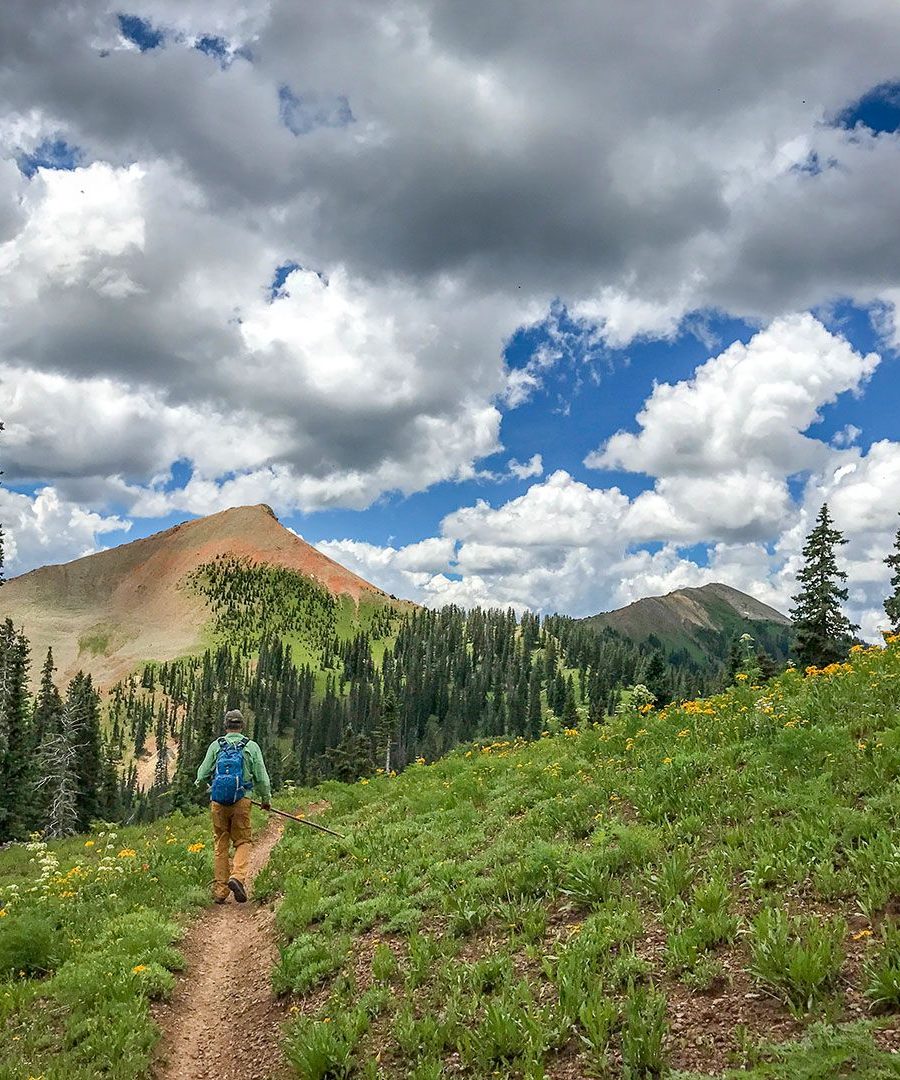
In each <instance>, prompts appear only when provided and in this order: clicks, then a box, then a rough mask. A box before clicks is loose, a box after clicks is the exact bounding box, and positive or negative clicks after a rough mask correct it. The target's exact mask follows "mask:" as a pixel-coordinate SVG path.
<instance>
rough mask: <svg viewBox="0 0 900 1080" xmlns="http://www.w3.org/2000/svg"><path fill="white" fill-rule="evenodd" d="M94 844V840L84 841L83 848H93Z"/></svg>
mask: <svg viewBox="0 0 900 1080" xmlns="http://www.w3.org/2000/svg"><path fill="white" fill-rule="evenodd" d="M95 843H96V841H95V840H85V842H84V846H85V847H93V846H94V844H95Z"/></svg>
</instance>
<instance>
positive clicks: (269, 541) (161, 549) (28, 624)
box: [0, 504, 389, 684]
mask: <svg viewBox="0 0 900 1080" xmlns="http://www.w3.org/2000/svg"><path fill="white" fill-rule="evenodd" d="M224 555H233V556H237V557H238V558H244V559H249V560H250V561H252V562H258V563H269V564H273V565H276V566H283V567H287V568H289V569H292V570H297V571H299V572H300V573H302V574H305V575H307V576H308V577H310V578H314V579H315V580H316V581H318V582H319V583H320V584H321V585H323V586H324V587H325V588H326V589H327V590H328V591H329V592H330V593H332V594H333V595H335V596H339V595H348V596H350V597H352V598H353V599H354V600H356V601H358V600H360V598H362V597H371V598H372V599H376V598H384V600H385V601H387V600H388V599H389V598H388V597H387V595H386V594H385V593H384V592H383V591H382V590H381V589H378V588H376V586H374V585H372V584H370V583H369V582H368V581H365V580H364V579H363V578H361V577H359V576H357V575H356V574H354V573H352V572H351V571H349V570H347V569H346V568H345V567H343V566H341V565H340V564H339V563H336V562H335V561H334V560H333V559H329V558H328V556H326V555H323V554H322V552H320V551H318V550H317V549H316V548H314V547H312V546H311V545H310V544H308V543H306V541H305V540H301V539H300V537H299V536H297V535H296V533H293V532H291V531H290V529H286V528H285V527H284V526H283V525H282V524H281V523H280V522H279V520H278V518H277V517H276V516H275V514H274V512H273V511H272V509H271V508H270V507H268V506H266V505H264V504H258V505H256V506H240V507H235V508H232V509H229V510H223V511H221V512H220V513H217V514H210V515H209V516H207V517H202V518H197V519H196V520H193V521H186V522H183V523H182V524H180V525H175V526H173V527H172V528H170V529H166V530H164V531H163V532H158V533H154V534H153V535H152V536H148V537H145V538H143V539H140V540H134V541H132V542H131V543H128V544H123V545H121V546H120V547H116V548H110V549H109V550H107V551H101V552H97V553H96V554H94V555H87V556H85V557H84V558H81V559H76V560H74V561H73V562H70V563H64V564H61V565H56V566H44V567H41V568H40V569H38V570H32V571H30V572H29V573H27V574H22V575H21V576H20V577H16V578H12V579H11V580H9V581H7V582H6V584H5V585H4V586H3V588H2V589H0V617H3V618H6V617H9V618H11V619H12V620H13V622H14V624H15V625H16V627H17V628H19V627H24V629H25V633H26V635H27V637H28V638H29V640H30V642H31V646H32V667H33V668H34V667H37V668H38V669H39V668H40V664H41V663H42V661H43V657H44V654H45V653H46V650H47V647H48V646H52V648H53V654H54V659H55V661H56V665H57V668H58V671H59V674H60V678H61V679H65V678H67V677H69V676H71V675H73V674H74V673H75V672H76V671H77V670H78V669H79V668H84V670H86V671H90V672H91V673H92V674H93V675H94V677H95V679H99V680H101V681H102V682H104V683H107V684H108V682H109V681H111V680H114V679H118V678H120V677H121V676H123V675H125V674H128V673H129V672H130V671H133V670H134V669H135V668H136V667H137V666H138V665H139V664H140V663H141V662H143V661H146V660H151V659H152V660H166V659H172V658H174V657H176V656H181V655H184V654H186V653H189V652H195V651H199V650H200V649H201V648H202V646H203V644H204V633H205V630H206V627H207V626H208V624H209V621H210V617H211V612H210V610H209V607H208V604H207V602H206V600H205V599H204V597H203V596H202V595H200V593H198V592H196V591H195V590H191V589H188V588H186V587H185V581H186V579H187V578H188V576H189V575H190V574H191V573H192V572H193V571H194V570H196V569H197V568H198V567H200V566H202V565H203V564H205V563H207V562H209V561H210V560H213V559H216V558H217V557H219V556H224Z"/></svg>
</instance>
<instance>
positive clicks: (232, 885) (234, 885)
mask: <svg viewBox="0 0 900 1080" xmlns="http://www.w3.org/2000/svg"><path fill="white" fill-rule="evenodd" d="M228 888H229V889H231V891H232V892H233V893H234V898H235V900H237V902H238V903H239V904H245V903H246V902H247V891H246V889H245V888H244V886H243V885H242V884H241V883H240V882H239V881H238V879H237V878H236V877H232V878H229V879H228Z"/></svg>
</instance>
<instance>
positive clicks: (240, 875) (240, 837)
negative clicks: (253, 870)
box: [209, 799, 251, 900]
mask: <svg viewBox="0 0 900 1080" xmlns="http://www.w3.org/2000/svg"><path fill="white" fill-rule="evenodd" d="M209 805H210V810H211V811H212V823H213V834H214V835H215V838H216V861H215V867H216V887H215V896H216V899H217V900H221V899H222V898H223V897H226V896H228V895H229V892H228V879H229V878H230V877H234V878H237V880H238V881H239V882H240V883H241V884H242V885H243V884H245V882H246V880H247V866H248V864H249V862H250V836H251V832H250V800H249V799H240V800H239V801H238V802H236V803H235V804H234V805H233V806H223V805H222V804H221V803H217V802H214V803H210V804H209ZM232 844H234V865H233V866H232V865H231V862H230V858H229V855H230V853H231V845H232Z"/></svg>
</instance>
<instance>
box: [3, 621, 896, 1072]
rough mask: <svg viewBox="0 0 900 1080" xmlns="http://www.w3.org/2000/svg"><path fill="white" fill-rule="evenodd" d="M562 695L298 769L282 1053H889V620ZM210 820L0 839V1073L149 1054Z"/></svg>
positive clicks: (449, 1068)
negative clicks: (609, 691)
mask: <svg viewBox="0 0 900 1080" xmlns="http://www.w3.org/2000/svg"><path fill="white" fill-rule="evenodd" d="M579 712H580V714H581V715H580V716H579V720H578V722H577V723H576V724H573V725H572V726H571V727H569V728H567V729H565V730H563V731H560V732H559V733H558V734H547V735H546V736H545V737H542V738H538V739H537V740H536V741H534V742H530V743H529V742H525V741H524V740H522V739H517V738H494V739H490V740H487V741H483V742H481V743H476V744H470V745H469V746H468V747H465V748H461V749H459V750H456V751H454V752H452V753H451V754H449V755H448V756H446V757H445V758H443V759H442V760H440V761H437V762H435V763H432V764H426V763H425V762H424V760H422V761H421V762H419V763H417V764H413V765H412V766H411V767H410V768H408V769H407V770H406V772H404V773H403V774H401V775H400V776H397V777H391V776H389V775H384V774H382V775H378V774H375V775H373V776H372V777H370V778H364V779H363V780H361V781H359V782H357V783H354V784H341V783H337V782H334V781H330V782H328V783H326V784H324V785H320V786H319V787H318V788H317V789H316V794H315V797H316V798H317V799H321V798H323V797H324V798H327V799H328V800H329V801H330V803H331V810H330V811H329V812H328V814H327V815H326V816H325V817H324V818H323V820H325V821H327V822H328V823H329V824H331V825H332V826H333V827H335V828H338V829H339V830H341V831H343V832H345V833H346V834H347V836H348V839H347V840H344V841H341V840H334V839H331V838H329V837H326V836H323V835H321V834H318V833H314V832H312V830H303V829H302V828H301V827H299V826H290V827H289V831H288V832H287V833H286V834H285V836H284V838H283V839H282V841H281V842H280V843H279V845H278V846H277V847H276V849H275V852H274V854H273V857H272V859H271V861H270V863H269V866H268V867H267V869H266V870H264V871H263V874H262V875H261V877H260V878H259V879H258V880H257V897H258V898H261V899H262V900H264V901H265V902H271V903H273V904H275V905H277V925H278V929H279V933H280V935H281V942H282V947H281V954H280V960H279V962H278V963H277V965H276V967H275V970H274V971H273V973H272V978H273V980H274V984H275V986H276V988H277V990H278V991H279V992H280V993H281V994H283V995H284V996H285V998H286V1007H287V1010H288V1012H289V1013H290V1015H291V1019H290V1020H289V1022H288V1024H287V1026H286V1031H285V1040H286V1049H287V1054H288V1057H289V1060H290V1061H291V1063H292V1065H293V1067H294V1069H295V1070H296V1073H297V1075H298V1076H299V1077H303V1078H307V1080H326V1078H329V1077H331V1078H339V1077H356V1076H359V1077H373V1078H374V1077H385V1078H387V1077H415V1078H418V1080H425V1078H435V1080H436V1078H438V1077H440V1076H445V1075H460V1076H466V1077H489V1076H522V1077H530V1078H536V1077H545V1076H546V1077H560V1078H562V1077H576V1076H594V1075H596V1076H603V1075H609V1076H626V1077H632V1078H637V1077H652V1076H658V1075H662V1074H664V1073H666V1072H667V1071H670V1072H672V1073H673V1074H674V1075H680V1076H696V1075H717V1076H728V1075H734V1076H737V1075H742V1076H747V1075H749V1076H754V1077H757V1078H776V1077H783V1078H785V1080H786V1078H788V1077H791V1078H793V1077H807V1078H814V1077H823V1078H824V1077H834V1076H843V1075H850V1074H851V1073H853V1075H857V1076H863V1077H867V1078H873V1080H875V1078H881V1077H883V1078H886V1077H895V1076H897V1075H898V1070H897V1064H896V1058H895V1057H894V1056H893V1055H892V1054H891V1053H890V1050H891V1049H892V1048H895V1047H897V1046H898V1044H900V1038H898V1034H900V1032H898V1022H897V1009H898V1008H900V929H898V926H897V923H896V921H895V919H896V915H897V913H898V912H900V847H898V842H897V823H898V811H900V790H898V786H897V779H898V777H900V642H898V639H896V638H895V639H892V640H890V641H889V644H888V646H887V648H886V649H885V650H881V649H878V648H866V649H862V648H859V647H857V648H856V649H855V650H854V651H853V653H852V654H851V657H850V659H849V661H848V662H847V663H846V664H835V665H831V666H829V667H828V668H825V669H822V670H820V669H811V670H809V671H808V672H806V673H801V672H797V671H793V670H789V671H787V672H786V673H785V674H783V675H781V676H779V677H778V678H777V679H775V680H773V681H772V682H770V683H769V684H766V685H762V686H758V685H755V684H754V682H753V673H752V672H745V673H742V677H739V678H738V681H737V683H736V685H735V686H734V687H732V688H731V689H729V690H728V691H726V692H725V693H722V694H720V695H717V696H714V697H711V698H707V699H700V700H696V701H688V702H686V703H684V704H681V705H671V706H667V707H666V708H664V709H661V710H654V709H652V708H649V707H648V706H647V705H643V706H640V707H636V706H632V705H629V706H625V707H624V708H623V710H622V711H620V712H619V713H618V714H617V715H616V716H615V717H614V718H612V719H611V720H609V721H608V722H607V723H604V724H592V723H590V722H589V721H588V720H587V718H586V715H585V714H586V710H583V709H582V710H579ZM308 798H310V795H308V794H307V793H304V792H303V791H302V790H298V791H296V792H289V793H287V794H285V795H284V796H283V797H282V805H284V806H285V807H289V808H295V807H297V806H301V805H303V804H304V803H305V802H306V801H307V800H308ZM206 827H207V823H206V819H205V817H203V816H198V817H196V818H190V817H189V818H181V817H179V816H176V817H174V818H170V819H167V820H166V821H165V822H161V823H159V824H158V825H157V826H155V827H153V828H149V829H146V830H135V829H132V830H130V831H128V832H127V833H122V834H120V835H118V836H116V837H114V838H113V839H112V840H110V838H109V836H108V834H106V835H102V833H104V832H105V830H99V831H98V832H97V833H96V834H94V835H93V836H92V837H90V838H87V839H85V838H81V839H78V840H71V841H67V842H63V843H61V844H53V845H50V847H49V848H47V849H45V848H43V847H38V848H36V849H34V850H33V851H32V852H31V857H32V858H33V860H34V865H33V866H32V867H31V868H29V866H28V865H27V857H28V854H29V853H27V852H25V851H24V850H23V849H22V848H13V849H10V850H7V851H5V852H3V853H2V855H0V894H2V900H3V907H2V914H0V970H2V976H3V978H4V979H5V983H4V984H3V985H2V987H0V1002H2V1016H3V1025H4V1034H5V1037H4V1039H3V1040H2V1042H0V1055H2V1056H0V1076H8V1077H11V1078H13V1077H15V1078H19V1077H21V1078H22V1080H24V1078H25V1077H29V1076H33V1077H37V1076H43V1077H44V1078H45V1080H56V1078H61V1077H63V1076H65V1077H67V1078H72V1077H75V1078H82V1077H84V1078H87V1077H97V1076H110V1077H117V1078H119V1077H121V1078H125V1077H140V1076H145V1075H147V1069H148V1062H149V1061H150V1057H151V1053H152V1045H153V1041H154V1035H153V1025H152V1021H151V1019H150V1015H149V1006H148V1002H149V1001H150V1000H151V999H152V998H154V997H157V996H160V995H165V994H166V993H167V992H168V990H169V987H170V986H171V975H170V974H169V972H171V971H172V970H177V968H178V966H179V954H178V952H177V946H176V945H175V942H176V941H177V937H178V935H179V933H180V932H181V931H180V928H181V926H182V925H183V922H184V915H185V913H186V912H187V911H188V910H189V909H190V907H191V906H192V905H194V904H196V903H198V902H200V900H201V899H202V896H203V889H202V886H203V884H204V883H205V882H207V881H208V880H209V878H210V876H211V871H210V861H209V858H210V852H209V848H208V847H200V846H199V845H201V844H203V843H204V842H205V840H206V837H205V830H206ZM16 885H18V888H16Z"/></svg>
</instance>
